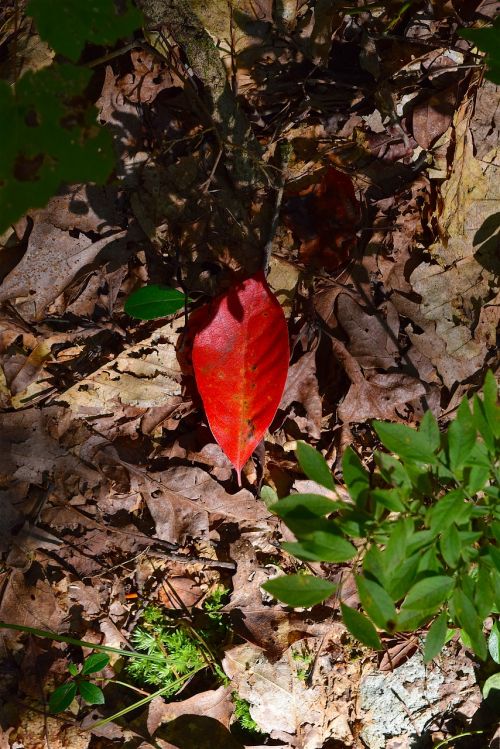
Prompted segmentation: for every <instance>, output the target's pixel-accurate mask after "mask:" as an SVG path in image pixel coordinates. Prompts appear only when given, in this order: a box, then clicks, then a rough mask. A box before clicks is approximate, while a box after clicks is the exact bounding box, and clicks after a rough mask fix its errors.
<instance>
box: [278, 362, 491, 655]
mask: <svg viewBox="0 0 500 749" xmlns="http://www.w3.org/2000/svg"><path fill="white" fill-rule="evenodd" d="M471 405H472V408H471ZM373 426H374V429H375V432H376V434H377V436H378V438H379V440H380V442H381V443H382V445H383V446H384V447H385V448H386V450H387V451H388V452H382V451H376V452H375V455H374V460H375V469H374V470H373V471H372V472H369V471H368V470H367V469H366V468H365V467H364V466H363V464H362V463H361V461H360V459H359V457H358V456H357V455H356V453H355V452H354V451H353V450H352V449H351V448H348V449H347V450H346V452H345V455H344V459H343V474H344V481H345V483H346V485H347V488H348V490H349V494H350V497H351V502H350V503H349V502H346V501H344V500H342V501H340V500H337V499H335V498H334V497H335V494H334V493H333V492H332V499H330V498H328V497H325V496H322V495H319V494H318V495H316V494H295V495H291V496H289V497H285V498H284V499H281V500H279V501H278V502H277V503H275V504H274V505H272V506H271V509H272V511H273V512H275V513H276V514H277V515H278V516H279V517H280V518H282V519H283V521H284V522H285V524H286V525H287V526H288V527H289V528H290V530H291V531H292V532H293V533H294V534H295V536H296V538H297V540H296V541H295V542H292V543H286V544H283V548H285V549H286V550H287V551H289V552H290V553H291V554H293V555H294V556H296V557H297V558H298V559H300V560H304V561H306V562H338V563H343V562H348V561H350V562H351V564H352V565H353V567H354V572H355V579H356V585H357V590H358V595H359V599H360V602H361V607H362V610H358V609H355V608H352V607H349V606H346V605H344V604H341V612H342V618H343V620H344V623H345V625H346V627H347V628H348V630H349V631H350V632H351V634H353V635H354V636H355V637H356V638H357V639H358V640H360V641H361V642H362V643H364V644H365V645H367V646H369V647H371V648H375V649H379V648H381V647H382V643H381V639H380V631H382V632H387V633H390V634H391V633H395V632H405V631H415V630H417V629H419V628H420V627H423V626H424V625H427V624H429V623H430V624H431V626H430V629H429V630H428V633H427V636H426V639H425V646H424V660H425V661H426V662H428V661H430V660H432V658H434V657H435V656H437V655H438V653H439V652H440V651H441V649H442V647H443V646H444V644H445V643H446V641H447V640H448V639H449V638H450V636H451V635H452V634H453V632H454V631H455V630H458V631H459V632H460V635H461V638H462V640H463V641H464V643H465V644H466V645H467V646H469V647H470V648H472V650H473V651H474V652H475V653H476V655H477V656H478V657H479V658H480V659H482V660H484V659H486V657H487V653H488V648H487V642H486V638H485V636H484V633H483V622H484V620H485V619H486V618H487V617H489V616H490V615H491V614H493V615H497V614H498V613H499V611H500V549H499V548H498V545H499V542H500V466H499V455H500V449H499V448H500V408H499V406H498V405H497V386H496V382H495V378H494V376H493V374H492V373H491V372H488V374H487V376H486V379H485V383H484V390H483V397H482V398H481V397H480V396H479V395H474V398H473V400H472V404H471V403H470V402H469V401H468V400H467V398H464V399H463V400H462V402H461V403H460V406H459V408H458V409H457V413H456V416H455V418H454V419H453V421H452V422H451V423H450V425H449V426H448V429H447V430H446V431H445V432H443V433H440V430H439V427H438V424H437V422H436V419H435V418H434V416H433V415H432V413H431V412H430V411H428V412H427V413H426V414H425V415H424V417H423V419H422V422H421V424H420V427H419V429H418V430H416V429H412V428H410V427H407V426H405V425H403V424H393V423H388V422H375V423H374V425H373ZM313 453H315V455H314V456H313ZM297 454H298V458H299V463H300V465H301V467H302V469H303V471H304V473H305V474H306V475H307V476H308V477H309V478H310V479H313V480H314V481H316V482H317V483H318V484H320V485H321V486H324V487H325V488H327V489H329V490H330V491H332V481H331V476H330V475H329V474H328V476H327V465H326V462H325V461H324V459H323V458H322V456H321V455H320V453H316V452H315V451H314V450H313V449H312V448H311V447H310V446H307V445H301V446H299V448H298V451H297ZM263 587H264V589H265V590H267V591H268V592H269V593H271V594H272V595H274V596H275V597H276V598H278V599H279V600H281V601H283V602H284V603H287V604H288V605H290V606H306V607H308V606H312V605H314V604H315V603H319V602H320V601H323V600H325V599H326V598H328V597H329V596H331V595H332V594H333V593H334V592H335V591H336V586H335V585H334V584H333V583H331V582H330V581H328V580H324V579H322V578H319V577H316V576H314V575H309V574H296V575H287V576H283V577H277V578H274V579H273V580H270V581H269V582H268V583H266V584H265V585H264V586H263ZM339 596H340V598H341V591H339ZM450 630H451V632H450Z"/></svg>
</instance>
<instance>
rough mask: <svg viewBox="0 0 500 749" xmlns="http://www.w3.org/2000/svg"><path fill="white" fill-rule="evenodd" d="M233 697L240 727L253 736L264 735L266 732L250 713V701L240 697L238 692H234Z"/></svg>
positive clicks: (235, 715) (235, 714) (236, 719)
mask: <svg viewBox="0 0 500 749" xmlns="http://www.w3.org/2000/svg"><path fill="white" fill-rule="evenodd" d="M231 699H232V700H233V704H234V719H235V721H236V723H237V724H238V725H239V726H240V728H241V729H242V730H243V731H245V732H246V733H247V734H250V735H251V736H254V737H260V736H263V735H264V732H263V731H261V730H260V728H259V726H258V725H257V723H256V722H255V721H254V719H253V718H252V716H251V715H250V703H249V702H248V701H247V700H245V699H243V697H240V695H239V694H238V692H233V694H232V695H231Z"/></svg>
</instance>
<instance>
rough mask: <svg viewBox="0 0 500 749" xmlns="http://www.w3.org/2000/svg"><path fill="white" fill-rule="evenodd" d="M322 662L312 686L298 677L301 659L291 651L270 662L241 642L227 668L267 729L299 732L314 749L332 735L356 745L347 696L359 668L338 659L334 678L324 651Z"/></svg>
mask: <svg viewBox="0 0 500 749" xmlns="http://www.w3.org/2000/svg"><path fill="white" fill-rule="evenodd" d="M339 635H340V630H339V631H338V632H337V631H336V630H335V632H334V636H335V637H336V636H339ZM318 661H319V663H318V667H317V675H316V678H313V680H312V686H308V684H307V683H306V682H305V681H304V680H301V679H299V678H298V676H297V670H298V668H299V665H298V661H297V660H295V661H294V658H293V655H292V651H290V650H289V651H287V652H286V653H285V654H284V655H283V656H282V657H281V658H280V659H279V660H278V661H276V662H275V663H270V662H269V661H268V660H267V658H266V657H265V655H263V653H262V652H261V651H260V650H259V649H257V648H255V647H254V646H252V645H248V644H246V645H239V646H237V647H235V648H232V649H231V650H229V651H228V652H227V653H226V657H225V658H224V661H223V668H224V671H225V672H226V674H227V675H228V676H229V678H230V679H231V680H232V682H233V683H234V684H235V686H236V688H237V690H238V692H239V694H240V695H241V696H242V697H244V698H245V699H246V700H248V702H249V703H250V714H251V716H252V718H253V719H254V720H255V721H256V723H257V724H258V725H259V727H260V728H261V729H262V730H263V731H265V732H266V733H271V734H272V732H273V731H274V732H277V733H279V732H285V733H289V734H295V733H296V732H297V733H298V735H299V736H301V737H302V741H303V742H304V743H303V746H307V747H308V749H321V747H323V746H324V743H325V741H326V740H327V739H332V740H334V739H336V740H337V741H342V742H344V746H352V745H353V737H352V733H351V729H350V727H349V719H348V718H349V705H348V702H347V701H345V698H346V697H347V696H348V695H349V694H350V690H351V689H352V688H353V686H354V681H353V677H354V669H353V668H349V667H347V668H346V666H345V664H342V665H341V664H340V663H338V664H336V665H335V675H333V674H332V673H331V672H330V676H331V679H330V678H329V676H328V669H329V668H331V667H332V664H331V663H330V665H328V664H329V661H330V658H329V656H328V655H325V656H321V655H320V656H319V658H318ZM343 698H344V699H343Z"/></svg>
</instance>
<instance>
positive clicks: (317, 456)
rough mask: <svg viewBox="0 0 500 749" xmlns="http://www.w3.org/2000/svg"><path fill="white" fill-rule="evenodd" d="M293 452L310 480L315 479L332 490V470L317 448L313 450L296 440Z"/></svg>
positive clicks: (333, 485) (333, 486)
mask: <svg viewBox="0 0 500 749" xmlns="http://www.w3.org/2000/svg"><path fill="white" fill-rule="evenodd" d="M295 452H296V455H297V458H298V460H299V463H300V467H301V468H302V470H303V471H304V473H305V475H306V476H307V478H309V479H311V481H316V482H317V483H318V484H320V485H321V486H324V487H325V488H326V489H331V490H333V489H334V488H335V484H334V481H333V476H332V472H331V471H330V469H329V467H328V463H327V462H326V460H325V459H324V457H323V456H322V454H321V453H320V452H318V450H315V449H314V448H313V447H311V446H310V445H308V444H306V443H305V442H297V449H296V451H295Z"/></svg>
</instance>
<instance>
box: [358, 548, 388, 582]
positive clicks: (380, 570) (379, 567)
mask: <svg viewBox="0 0 500 749" xmlns="http://www.w3.org/2000/svg"><path fill="white" fill-rule="evenodd" d="M363 571H364V572H365V573H368V575H369V576H370V577H374V578H375V579H376V580H378V581H379V583H381V584H382V585H384V581H385V560H384V555H383V554H382V552H381V551H380V549H379V548H378V547H377V546H376V545H375V544H372V545H371V546H370V548H369V549H368V551H367V552H366V554H365V556H364V558H363Z"/></svg>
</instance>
